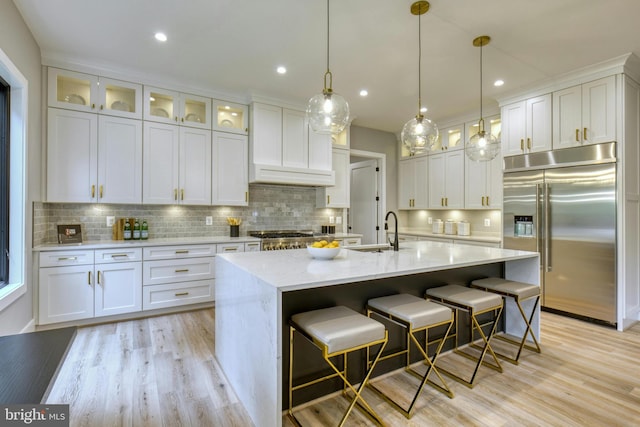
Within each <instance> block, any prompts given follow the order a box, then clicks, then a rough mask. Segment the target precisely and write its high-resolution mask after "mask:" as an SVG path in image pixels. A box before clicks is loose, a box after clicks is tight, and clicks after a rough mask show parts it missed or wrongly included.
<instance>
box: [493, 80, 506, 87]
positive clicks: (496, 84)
mask: <svg viewBox="0 0 640 427" xmlns="http://www.w3.org/2000/svg"><path fill="white" fill-rule="evenodd" d="M503 84H504V80H500V79H498V80H496V81H495V82H493V85H494V86H502V85H503Z"/></svg>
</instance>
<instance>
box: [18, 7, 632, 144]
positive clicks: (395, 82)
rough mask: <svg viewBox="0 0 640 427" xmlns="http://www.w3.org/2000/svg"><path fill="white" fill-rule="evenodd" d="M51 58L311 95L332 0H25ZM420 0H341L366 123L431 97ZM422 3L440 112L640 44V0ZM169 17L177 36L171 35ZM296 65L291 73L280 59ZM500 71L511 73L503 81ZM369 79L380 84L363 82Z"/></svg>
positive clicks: (231, 89) (255, 91)
mask: <svg viewBox="0 0 640 427" xmlns="http://www.w3.org/2000/svg"><path fill="white" fill-rule="evenodd" d="M14 3H15V4H16V6H17V7H18V9H19V11H20V12H21V14H22V16H23V17H24V19H25V21H26V23H27V25H28V26H29V28H30V29H31V32H32V33H33V35H34V37H35V39H36V41H37V43H38V44H39V46H40V48H41V51H42V56H43V58H47V60H48V59H55V60H65V61H67V60H68V61H71V62H76V63H78V64H85V65H93V66H95V67H99V68H104V69H106V70H119V71H121V72H127V73H129V74H130V75H131V76H133V77H136V79H139V80H140V81H143V82H147V81H162V82H180V83H181V85H182V86H184V87H189V88H193V89H194V90H197V89H206V90H207V91H209V92H214V93H216V94H221V95H222V96H224V95H228V96H229V97H230V98H232V100H234V99H235V100H242V101H244V102H247V101H248V100H249V99H250V98H251V97H252V96H259V97H267V98H274V99H278V100H282V101H285V102H289V103H292V104H296V105H301V106H304V105H306V102H307V100H308V99H309V98H310V97H311V96H313V95H315V94H317V93H320V92H321V90H322V87H323V75H324V72H325V70H326V40H327V39H326V25H327V23H326V2H325V1H324V0H266V1H265V0H241V1H238V0H188V1H176V0H134V1H132V0H108V1H105V0H47V1H42V0H14ZM411 3H412V1H411V0H393V1H391V0H342V1H336V0H333V1H332V2H331V21H330V33H331V55H330V61H331V62H330V68H331V72H332V74H333V89H334V91H335V92H337V93H340V94H341V95H343V96H344V97H345V98H346V99H347V100H348V102H349V104H350V107H351V115H352V116H353V117H355V119H354V122H353V124H355V125H358V126H364V127H370V128H374V129H380V130H385V131H389V132H399V130H400V129H401V128H402V126H403V124H404V123H405V122H406V121H407V120H409V119H411V118H412V117H413V116H415V114H416V112H417V103H418V18H417V17H416V16H414V15H412V14H411V13H410V11H409V8H410V5H411ZM430 3H431V10H430V11H429V12H428V13H427V14H426V15H423V16H422V18H421V19H422V77H421V78H422V101H423V104H426V106H427V107H428V108H429V110H428V112H427V113H426V116H427V117H429V118H431V119H433V120H434V121H436V123H437V122H438V121H439V120H444V119H446V118H449V117H452V116H456V115H461V114H468V113H471V112H473V111H476V110H478V109H479V107H480V99H479V97H480V94H479V91H480V83H479V79H480V77H479V74H480V72H479V66H480V65H479V63H480V61H479V49H478V48H475V47H473V46H472V40H473V39H474V38H475V37H476V36H479V35H483V34H487V35H489V36H491V38H492V41H491V44H489V45H488V46H486V47H485V48H483V56H484V66H483V74H484V105H485V108H489V107H491V106H493V107H496V106H497V104H496V101H495V99H496V97H499V96H501V95H504V94H506V93H509V92H513V91H515V90H517V89H518V88H521V87H524V86H527V85H530V84H532V83H533V82H536V81H539V80H542V79H545V78H548V77H552V76H556V75H558V74H562V73H565V72H569V71H572V70H574V69H577V68H581V67H584V66H587V65H591V64H594V63H597V62H600V61H604V60H607V59H611V58H614V57H616V56H619V55H622V54H625V53H628V52H634V53H635V54H636V55H638V56H640V25H638V17H639V16H640V1H638V0H606V1H605V0H536V1H533V0H431V1H430ZM156 31H163V32H165V33H166V34H167V36H168V38H169V40H168V41H167V42H166V43H159V42H157V41H156V40H155V39H154V37H153V35H154V33H155V32H156ZM278 65H284V66H286V67H287V69H288V72H287V74H285V75H279V74H277V73H276V72H275V68H276V66H278ZM497 78H501V79H503V80H504V81H505V82H506V83H505V85H504V86H502V87H501V88H496V87H494V86H493V84H492V83H493V81H494V80H496V79H497ZM362 88H366V89H367V90H368V92H369V95H368V96H367V97H366V98H362V97H360V96H359V94H358V93H359V91H360V89H362Z"/></svg>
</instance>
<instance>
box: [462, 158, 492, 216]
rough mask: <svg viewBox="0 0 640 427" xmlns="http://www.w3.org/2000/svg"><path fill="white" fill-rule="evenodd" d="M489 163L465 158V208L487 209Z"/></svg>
mask: <svg viewBox="0 0 640 427" xmlns="http://www.w3.org/2000/svg"><path fill="white" fill-rule="evenodd" d="M494 160H495V159H494ZM489 163H490V162H474V161H472V160H469V159H465V171H464V175H465V191H464V198H465V202H464V207H465V208H467V209H485V207H486V206H485V205H486V197H487V175H488V165H489Z"/></svg>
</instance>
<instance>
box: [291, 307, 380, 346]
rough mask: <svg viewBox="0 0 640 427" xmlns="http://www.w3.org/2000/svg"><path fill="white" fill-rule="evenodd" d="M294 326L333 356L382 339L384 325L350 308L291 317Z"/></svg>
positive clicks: (325, 310)
mask: <svg viewBox="0 0 640 427" xmlns="http://www.w3.org/2000/svg"><path fill="white" fill-rule="evenodd" d="M291 320H292V321H293V322H294V323H296V324H297V325H298V327H299V328H300V329H302V330H304V331H305V332H306V333H307V334H309V335H310V336H311V337H312V338H313V339H314V340H317V341H318V342H320V343H323V344H324V345H326V346H327V352H328V353H329V354H333V353H336V352H340V351H344V350H346V349H349V348H354V347H361V346H363V345H365V344H368V343H370V342H373V341H379V340H383V339H384V336H385V328H384V325H383V324H382V323H380V322H377V321H375V320H373V319H370V318H368V317H367V316H364V315H362V314H360V313H358V312H357V311H354V310H351V309H350V308H347V307H343V306H338V307H330V308H323V309H320V310H314V311H309V312H306V313H299V314H295V315H293V316H291Z"/></svg>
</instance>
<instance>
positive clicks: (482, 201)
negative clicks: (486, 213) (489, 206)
mask: <svg viewBox="0 0 640 427" xmlns="http://www.w3.org/2000/svg"><path fill="white" fill-rule="evenodd" d="M482 206H484V196H482Z"/></svg>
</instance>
